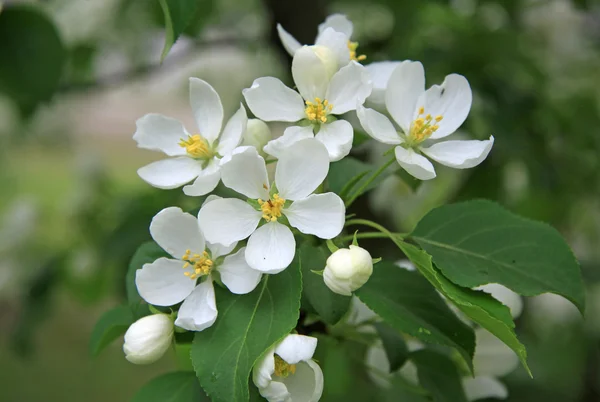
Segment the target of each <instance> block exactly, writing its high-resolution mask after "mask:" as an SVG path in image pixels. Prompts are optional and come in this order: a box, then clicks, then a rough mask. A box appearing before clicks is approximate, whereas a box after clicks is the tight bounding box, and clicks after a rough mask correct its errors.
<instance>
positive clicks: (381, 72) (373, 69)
mask: <svg viewBox="0 0 600 402" xmlns="http://www.w3.org/2000/svg"><path fill="white" fill-rule="evenodd" d="M400 63H401V62H400V61H378V62H375V63H371V64H367V65H366V66H365V68H366V69H367V71H368V72H369V75H370V76H371V82H372V83H373V90H372V91H371V95H370V96H369V97H368V98H367V103H368V104H370V105H372V106H373V107H374V108H376V109H378V110H385V89H386V88H387V85H388V81H389V80H390V76H391V75H392V72H393V71H394V70H395V69H396V67H398V66H399V65H400Z"/></svg>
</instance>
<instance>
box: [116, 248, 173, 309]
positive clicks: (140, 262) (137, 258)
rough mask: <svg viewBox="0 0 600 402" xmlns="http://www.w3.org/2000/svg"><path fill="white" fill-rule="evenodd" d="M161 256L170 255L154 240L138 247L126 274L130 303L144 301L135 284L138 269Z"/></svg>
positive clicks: (135, 303)
mask: <svg viewBox="0 0 600 402" xmlns="http://www.w3.org/2000/svg"><path fill="white" fill-rule="evenodd" d="M160 257H169V254H167V253H166V252H165V251H164V250H163V249H162V248H160V247H159V246H158V244H156V243H155V242H153V241H149V242H146V243H144V244H142V245H141V246H139V247H138V249H137V250H136V251H135V254H133V257H131V261H130V262H129V268H128V269H127V275H126V276H125V287H126V289H125V290H126V291H127V301H128V302H129V304H130V305H132V306H133V305H137V304H139V303H141V302H142V298H141V297H140V294H139V293H138V291H137V287H136V286H135V273H136V271H137V270H138V269H142V267H143V266H144V264H149V263H151V262H154V261H155V260H157V259H159V258H160Z"/></svg>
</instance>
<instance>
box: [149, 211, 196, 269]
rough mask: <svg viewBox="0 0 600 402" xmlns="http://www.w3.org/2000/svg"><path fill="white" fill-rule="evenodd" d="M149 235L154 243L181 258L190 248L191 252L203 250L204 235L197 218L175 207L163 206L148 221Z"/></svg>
mask: <svg viewBox="0 0 600 402" xmlns="http://www.w3.org/2000/svg"><path fill="white" fill-rule="evenodd" d="M150 235H151V236H152V238H153V239H154V241H155V242H156V243H158V245H159V246H160V247H162V249H163V250H165V251H166V252H167V253H169V254H171V255H172V256H173V257H174V258H177V259H181V258H182V257H183V255H184V254H185V253H186V250H190V251H191V253H192V254H202V252H203V251H204V247H205V244H204V236H203V235H202V233H200V228H199V227H198V219H197V218H196V217H194V216H192V215H190V214H187V213H185V212H183V211H182V210H181V208H177V207H169V208H165V209H163V210H162V211H160V212H159V213H157V214H156V215H155V216H154V218H152V222H151V223H150Z"/></svg>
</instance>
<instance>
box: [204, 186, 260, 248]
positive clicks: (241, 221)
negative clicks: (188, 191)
mask: <svg viewBox="0 0 600 402" xmlns="http://www.w3.org/2000/svg"><path fill="white" fill-rule="evenodd" d="M261 217H262V213H261V212H260V211H257V210H255V209H254V208H252V207H251V206H250V205H248V204H247V203H245V202H244V201H242V200H238V199H235V198H223V199H220V200H214V201H212V202H210V203H208V204H206V205H204V206H203V207H202V208H200V212H199V213H198V222H199V225H200V229H201V230H202V233H204V237H206V240H207V241H209V242H211V243H219V244H222V245H224V246H229V245H231V244H232V243H234V242H236V241H240V240H243V239H245V238H247V237H248V236H250V235H251V234H252V232H254V230H255V229H256V227H257V226H258V222H259V221H260V219H261Z"/></svg>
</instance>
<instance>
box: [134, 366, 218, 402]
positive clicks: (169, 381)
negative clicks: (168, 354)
mask: <svg viewBox="0 0 600 402" xmlns="http://www.w3.org/2000/svg"><path fill="white" fill-rule="evenodd" d="M204 401H206V402H210V399H208V397H207V396H206V394H205V393H204V392H203V391H202V388H200V383H199V382H198V379H197V378H196V376H195V375H194V372H193V371H177V372H174V373H167V374H163V375H161V376H160V377H156V378H154V379H152V380H151V381H150V382H149V383H147V384H146V385H144V386H143V387H142V388H141V389H140V390H139V391H138V392H137V393H136V394H135V396H134V397H133V399H132V400H131V402H204Z"/></svg>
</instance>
